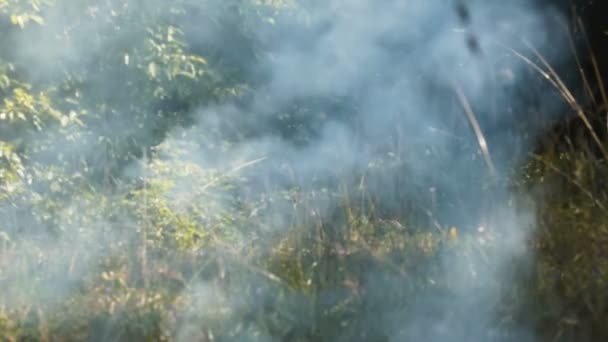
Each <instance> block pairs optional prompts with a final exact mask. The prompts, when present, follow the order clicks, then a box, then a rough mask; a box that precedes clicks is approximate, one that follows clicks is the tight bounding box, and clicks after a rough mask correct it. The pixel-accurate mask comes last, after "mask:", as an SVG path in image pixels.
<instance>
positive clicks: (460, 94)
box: [454, 83, 496, 177]
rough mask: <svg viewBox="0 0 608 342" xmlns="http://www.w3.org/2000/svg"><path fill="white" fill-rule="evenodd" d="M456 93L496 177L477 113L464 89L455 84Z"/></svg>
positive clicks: (488, 164)
mask: <svg viewBox="0 0 608 342" xmlns="http://www.w3.org/2000/svg"><path fill="white" fill-rule="evenodd" d="M454 91H455V92H456V96H458V100H459V101H460V104H461V105H462V108H463V109H464V112H465V113H466V115H467V118H468V119H469V122H470V123H471V127H473V131H474V132H475V136H476V137H477V142H478V143H479V148H480V149H481V153H482V154H483V157H484V159H485V161H486V164H487V166H488V169H489V171H490V175H491V176H492V177H494V176H496V168H495V167H494V163H493V162H492V157H491V155H490V150H489V148H488V142H487V141H486V138H485V136H484V135H483V131H482V130H481V126H479V122H478V121H477V118H476V117H475V113H474V112H473V109H472V108H471V105H470V104H469V101H468V100H467V97H466V96H465V95H464V92H463V91H462V88H461V87H460V86H459V85H458V84H456V83H454Z"/></svg>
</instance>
